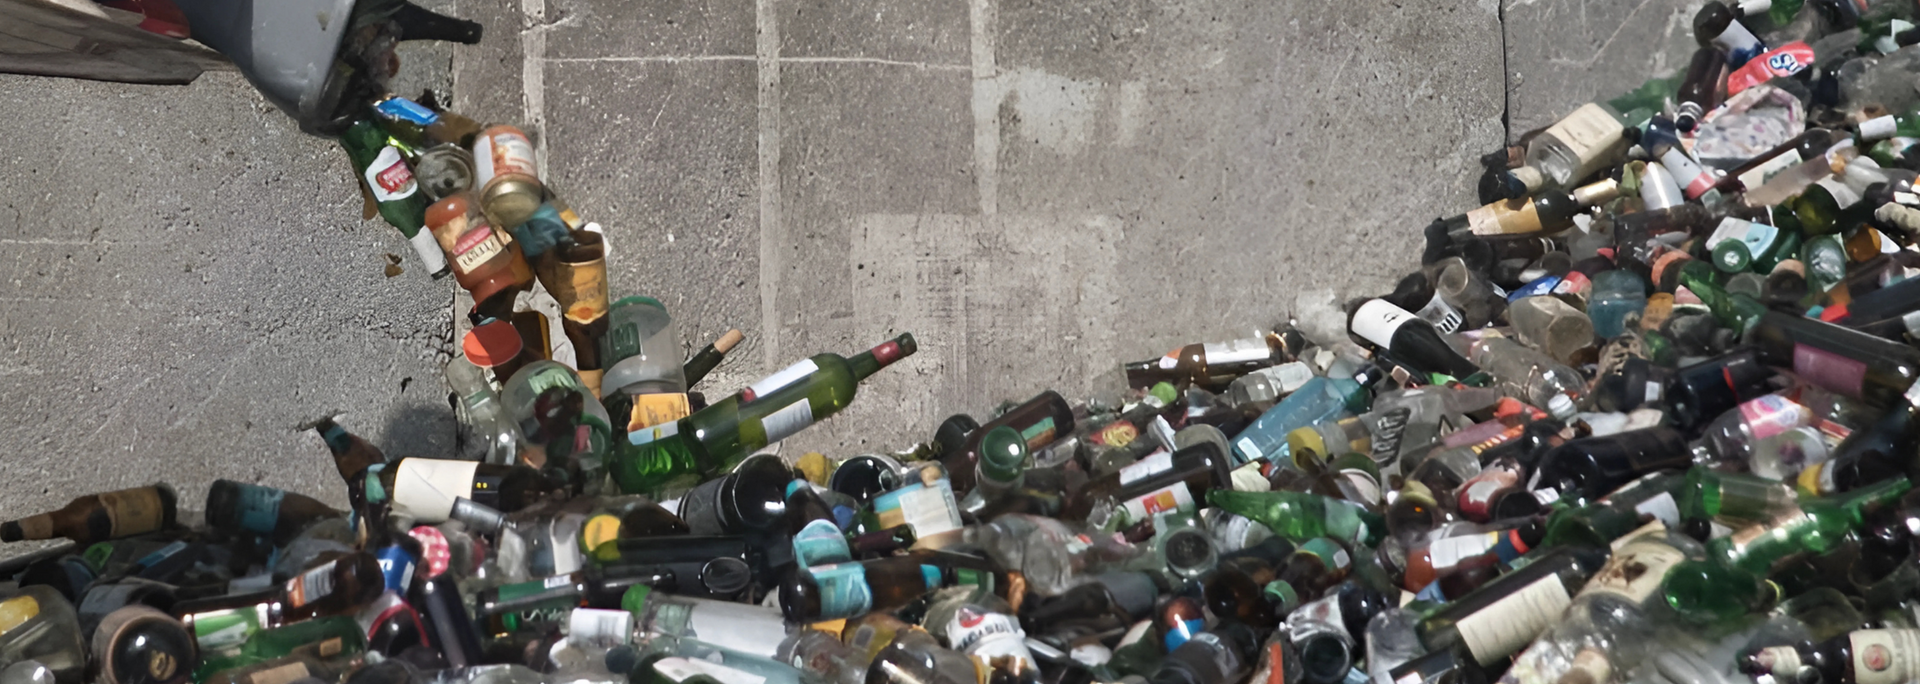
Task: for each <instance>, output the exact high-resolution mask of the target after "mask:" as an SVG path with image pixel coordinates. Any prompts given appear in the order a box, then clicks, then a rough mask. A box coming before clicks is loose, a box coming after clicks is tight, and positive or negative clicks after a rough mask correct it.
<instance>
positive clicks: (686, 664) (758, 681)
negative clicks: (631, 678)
mask: <svg viewBox="0 0 1920 684" xmlns="http://www.w3.org/2000/svg"><path fill="white" fill-rule="evenodd" d="M653 671H654V672H658V673H660V674H661V675H662V676H664V677H666V678H667V679H669V680H672V681H675V682H684V681H687V680H689V679H692V678H694V677H697V676H700V675H706V676H708V677H712V678H713V679H714V681H717V682H720V684H766V683H767V678H766V677H762V676H759V675H756V674H753V673H750V672H743V671H740V670H736V669H733V668H731V667H727V666H725V665H721V664H719V663H710V662H707V661H705V660H693V659H690V658H661V659H659V660H656V661H654V662H653Z"/></svg>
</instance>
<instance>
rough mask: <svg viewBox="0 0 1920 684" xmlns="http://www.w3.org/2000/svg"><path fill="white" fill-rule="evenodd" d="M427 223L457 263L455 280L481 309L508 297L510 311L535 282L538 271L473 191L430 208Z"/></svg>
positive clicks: (448, 255)
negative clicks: (491, 221) (485, 212)
mask: <svg viewBox="0 0 1920 684" xmlns="http://www.w3.org/2000/svg"><path fill="white" fill-rule="evenodd" d="M427 228H428V229H429V230H431V231H433V239H434V241H435V242H437V243H439V245H440V249H442V250H443V251H445V252H446V254H447V259H448V261H450V262H451V263H452V264H453V278H454V281H455V282H458V283H460V287H462V288H465V289H466V290H467V291H468V292H471V293H473V301H474V302H475V304H474V308H475V309H476V310H480V311H488V310H493V309H494V307H497V306H498V304H497V303H496V302H497V301H498V300H505V301H506V310H505V311H503V313H510V312H511V309H512V306H513V304H512V300H513V296H514V295H515V294H518V293H519V292H521V291H524V290H526V289H528V288H530V287H532V286H533V270H532V269H530V268H528V267H527V260H526V259H525V258H523V257H521V256H520V248H519V247H518V246H516V245H515V244H514V243H513V239H512V237H511V236H509V235H505V234H504V231H501V230H496V229H495V228H494V227H493V226H492V225H489V224H488V223H487V220H486V218H485V217H483V216H481V215H480V208H479V207H478V206H476V205H475V203H474V201H473V197H472V196H471V195H469V194H467V193H460V194H457V195H453V196H451V197H448V198H446V199H443V200H440V201H438V202H435V203H434V204H433V206H430V207H427ZM496 298H498V299H496ZM490 303H493V306H489V305H490Z"/></svg>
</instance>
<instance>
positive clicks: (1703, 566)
mask: <svg viewBox="0 0 1920 684" xmlns="http://www.w3.org/2000/svg"><path fill="white" fill-rule="evenodd" d="M1912 486H1913V485H1912V483H1911V482H1909V481H1908V480H1907V479H1906V478H1904V477H1897V478H1893V479H1890V480H1883V481H1881V482H1878V483H1874V484H1872V485H1868V486H1865V487H1861V488H1859V489H1855V490H1853V491H1849V492H1846V493H1843V494H1839V495H1835V496H1831V497H1824V498H1818V499H1806V500H1803V501H1801V502H1800V504H1799V506H1797V507H1793V508H1789V509H1788V510H1787V511H1786V512H1785V513H1782V514H1781V515H1779V516H1777V517H1775V518H1774V519H1773V520H1770V521H1767V522H1763V523H1757V524H1754V525H1749V526H1747V527H1744V528H1741V529H1738V530H1734V531H1733V533H1732V534H1729V535H1727V536H1724V537H1719V538H1717V539H1714V540H1713V541H1710V542H1708V543H1707V557H1706V559H1705V560H1701V561H1687V562H1685V563H1682V564H1680V565H1678V566H1676V567H1675V568H1674V569H1673V570H1672V571H1671V574H1670V576H1669V577H1668V579H1667V582H1666V585H1665V586H1664V587H1662V589H1661V591H1662V592H1663V594H1664V596H1665V597H1666V601H1667V605H1669V606H1671V607H1672V608H1673V609H1674V610H1675V611H1676V612H1678V613H1679V614H1680V616H1681V617H1683V618H1686V619H1688V620H1690V621H1693V622H1696V623H1716V624H1717V623H1724V622H1726V621H1729V620H1732V619H1734V618H1737V617H1738V616H1740V615H1742V614H1745V613H1747V612H1749V611H1751V610H1753V609H1755V608H1757V607H1762V606H1764V605H1765V604H1766V603H1768V602H1769V601H1771V600H1773V599H1774V598H1775V597H1772V596H1766V595H1765V594H1766V593H1768V592H1769V591H1777V588H1775V587H1773V585H1771V583H1768V582H1766V581H1765V580H1766V579H1767V578H1769V577H1770V576H1772V575H1773V574H1774V572H1775V570H1776V569H1778V568H1780V567H1782V566H1785V565H1787V564H1789V563H1791V562H1792V561H1794V560H1797V559H1801V558H1806V557H1809V556H1815V555H1819V554H1823V553H1827V552H1829V551H1832V550H1833V549H1834V548H1836V547H1838V546H1839V545H1840V544H1841V542H1842V541H1843V540H1844V539H1845V538H1846V537H1847V535H1848V534H1850V533H1852V532H1853V531H1855V530H1857V529H1859V528H1860V527H1861V526H1862V525H1863V524H1864V522H1865V518H1866V516H1867V514H1868V513H1870V512H1872V511H1875V510H1878V509H1880V508H1883V507H1885V506H1887V505H1889V504H1891V503H1892V502H1894V501H1895V500H1898V499H1899V498H1900V496H1901V495H1903V494H1905V493H1906V492H1907V490H1909V489H1911V488H1912ZM1750 587H1757V589H1749V588H1750ZM1756 594H1761V596H1760V597H1758V598H1755V595H1756Z"/></svg>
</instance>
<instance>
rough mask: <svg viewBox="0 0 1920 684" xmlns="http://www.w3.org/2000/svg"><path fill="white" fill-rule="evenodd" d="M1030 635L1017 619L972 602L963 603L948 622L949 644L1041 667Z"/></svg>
mask: <svg viewBox="0 0 1920 684" xmlns="http://www.w3.org/2000/svg"><path fill="white" fill-rule="evenodd" d="M1026 637H1027V633H1026V632H1025V631H1023V630H1021V629H1020V625H1019V624H1017V623H1015V622H1014V621H1013V618H1011V617H1009V616H1007V615H1005V614H1003V613H997V612H993V611H990V610H987V609H985V608H981V607H979V606H975V605H972V604H968V605H963V606H961V607H960V609H959V610H957V611H954V614H953V618H952V619H949V620H948V621H947V643H950V644H953V650H956V651H960V652H963V653H966V654H968V655H973V656H979V657H983V658H988V659H992V658H1000V657H1011V658H1014V659H1017V660H1019V661H1020V662H1021V663H1022V664H1023V665H1024V667H1026V668H1038V667H1039V664H1038V663H1037V662H1036V661H1035V659H1034V657H1033V651H1030V650H1028V649H1027V644H1026Z"/></svg>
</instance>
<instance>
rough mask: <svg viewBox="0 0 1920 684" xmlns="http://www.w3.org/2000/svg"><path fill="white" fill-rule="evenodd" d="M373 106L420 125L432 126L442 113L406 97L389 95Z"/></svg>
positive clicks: (395, 117)
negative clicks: (434, 111) (437, 112)
mask: <svg viewBox="0 0 1920 684" xmlns="http://www.w3.org/2000/svg"><path fill="white" fill-rule="evenodd" d="M373 108H374V109H375V110H378V111H379V112H380V113H381V114H385V115H387V116H389V117H392V118H394V119H398V120H400V121H405V122H408V123H411V124H415V125H419V126H431V125H433V122H435V121H439V120H440V115H439V114H435V113H433V110H431V109H427V108H426V107H425V106H422V105H421V104H420V103H417V102H414V101H413V100H409V99H407V98H404V97H389V98H387V99H385V100H381V101H379V102H378V103H375V104H374V105H373Z"/></svg>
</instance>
